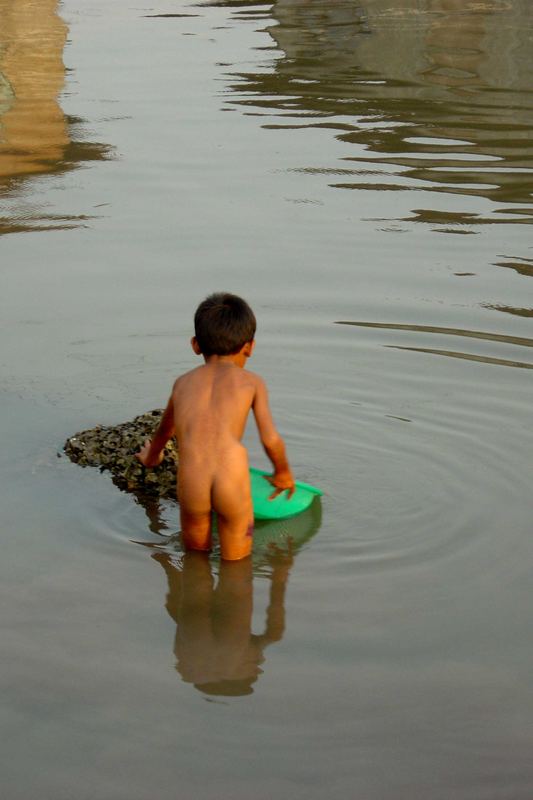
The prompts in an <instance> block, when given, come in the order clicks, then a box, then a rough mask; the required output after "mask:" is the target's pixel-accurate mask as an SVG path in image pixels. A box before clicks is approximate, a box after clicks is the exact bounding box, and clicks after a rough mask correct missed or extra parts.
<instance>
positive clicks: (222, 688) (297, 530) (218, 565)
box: [137, 496, 321, 697]
mask: <svg viewBox="0 0 533 800" xmlns="http://www.w3.org/2000/svg"><path fill="white" fill-rule="evenodd" d="M137 501H138V503H139V504H140V505H142V506H143V508H144V509H145V511H146V514H147V517H148V521H149V527H150V530H151V531H152V533H156V534H161V533H162V532H163V531H164V530H166V529H167V525H166V523H165V522H164V520H163V515H162V510H161V505H160V503H159V502H158V501H157V500H155V499H153V498H152V499H144V498H141V497H140V496H137ZM320 524H321V504H320V502H315V503H313V505H312V506H311V507H310V508H309V509H307V510H306V511H305V512H304V513H303V514H300V515H299V516H297V517H293V518H291V519H287V520H276V521H269V522H267V521H265V522H261V523H258V524H257V525H256V530H255V533H254V551H253V554H252V556H251V557H249V558H246V559H243V560H241V561H236V562H235V561H223V560H221V559H219V558H218V557H217V553H218V551H217V548H216V547H215V551H214V554H213V556H208V555H207V554H205V553H198V552H185V553H184V552H183V550H182V548H181V542H180V536H179V534H175V535H173V536H170V537H167V539H166V541H165V543H164V544H163V545H162V546H160V545H159V544H158V543H155V544H154V543H153V542H140V544H143V545H144V546H146V547H149V548H150V549H153V550H154V551H155V552H153V554H152V558H153V559H154V560H155V561H157V562H158V563H159V564H160V565H161V566H162V568H163V570H164V572H165V575H166V578H167V582H168V591H167V596H166V602H165V608H166V610H167V612H168V614H169V616H170V617H171V619H172V620H173V621H174V622H175V623H176V636H175V640H174V655H175V658H176V670H177V672H178V673H179V674H180V676H181V678H182V680H183V681H184V682H185V683H192V684H193V685H194V686H195V688H196V689H198V690H199V691H201V692H203V693H204V694H205V695H208V696H215V697H216V696H243V695H248V694H252V693H253V688H252V687H253V684H254V683H256V681H257V680H258V678H259V677H260V675H261V674H262V673H263V668H262V666H261V665H262V664H263V663H264V660H265V656H264V651H265V649H266V647H267V646H268V645H270V644H274V643H275V642H279V641H281V639H282V638H283V635H284V632H285V590H286V587H287V582H288V578H289V574H290V571H291V568H292V566H293V563H294V558H295V556H296V554H297V552H298V551H299V550H300V549H301V548H302V547H303V546H304V544H305V543H306V542H308V541H309V540H310V539H311V538H312V537H313V536H314V535H315V534H316V533H317V531H318V529H319V527H320ZM265 579H266V580H268V582H269V596H268V605H267V609H266V614H265V624H264V630H263V632H262V633H261V634H256V633H253V631H252V615H253V607H254V580H262V581H264V580H265Z"/></svg>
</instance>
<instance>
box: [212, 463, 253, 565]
mask: <svg viewBox="0 0 533 800" xmlns="http://www.w3.org/2000/svg"><path fill="white" fill-rule="evenodd" d="M240 461H241V463H240V464H237V465H234V469H232V470H231V471H230V470H228V469H226V470H224V471H222V473H221V474H220V475H217V476H216V478H215V481H214V483H213V489H212V498H213V508H214V509H215V511H216V512H217V522H218V538H219V539H220V550H221V555H222V558H224V559H227V560H228V561H237V560H238V559H240V558H246V556H249V555H250V553H251V552H252V543H253V529H254V511H253V507H252V496H251V491H250V476H249V473H248V465H247V461H246V459H245V458H244V459H240Z"/></svg>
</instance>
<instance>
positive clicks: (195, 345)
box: [191, 336, 202, 356]
mask: <svg viewBox="0 0 533 800" xmlns="http://www.w3.org/2000/svg"><path fill="white" fill-rule="evenodd" d="M191 347H192V349H193V351H194V352H195V353H196V355H197V356H201V355H202V351H201V350H200V345H199V344H198V339H197V338H196V336H193V337H192V339H191Z"/></svg>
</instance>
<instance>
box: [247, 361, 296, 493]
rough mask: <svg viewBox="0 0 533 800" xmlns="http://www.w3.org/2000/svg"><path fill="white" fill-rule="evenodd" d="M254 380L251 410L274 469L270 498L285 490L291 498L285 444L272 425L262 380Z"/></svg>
mask: <svg viewBox="0 0 533 800" xmlns="http://www.w3.org/2000/svg"><path fill="white" fill-rule="evenodd" d="M256 379H257V385H256V391H255V397H254V401H253V403H252V410H253V412H254V417H255V421H256V424H257V430H258V431H259V438H260V439H261V444H262V445H263V447H264V450H265V453H266V454H267V456H268V457H269V459H270V460H271V462H272V466H273V467H274V474H273V475H272V476H271V477H269V478H268V480H269V481H270V483H271V484H272V486H273V487H274V489H275V491H274V492H273V494H272V498H274V497H277V495H278V494H281V492H283V491H285V490H286V489H288V490H289V497H292V495H293V494H294V489H295V486H294V477H293V475H292V472H291V468H290V466H289V462H288V460H287V454H286V452H285V443H284V441H283V439H282V438H281V436H280V435H279V433H278V431H277V429H276V426H275V425H274V420H273V419H272V413H271V411H270V406H269V404H268V392H267V388H266V386H265V383H264V381H263V379H262V378H260V377H259V376H257V375H256ZM272 498H271V499H272Z"/></svg>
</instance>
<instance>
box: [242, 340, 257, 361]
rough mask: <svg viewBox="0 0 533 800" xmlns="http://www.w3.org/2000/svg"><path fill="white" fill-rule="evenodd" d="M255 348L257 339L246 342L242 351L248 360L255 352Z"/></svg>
mask: <svg viewBox="0 0 533 800" xmlns="http://www.w3.org/2000/svg"><path fill="white" fill-rule="evenodd" d="M254 347H255V339H252V341H251V342H246V344H245V345H244V346H243V348H242V350H241V353H242V354H243V355H244V356H246V358H250V356H251V355H252V353H253V352H254Z"/></svg>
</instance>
